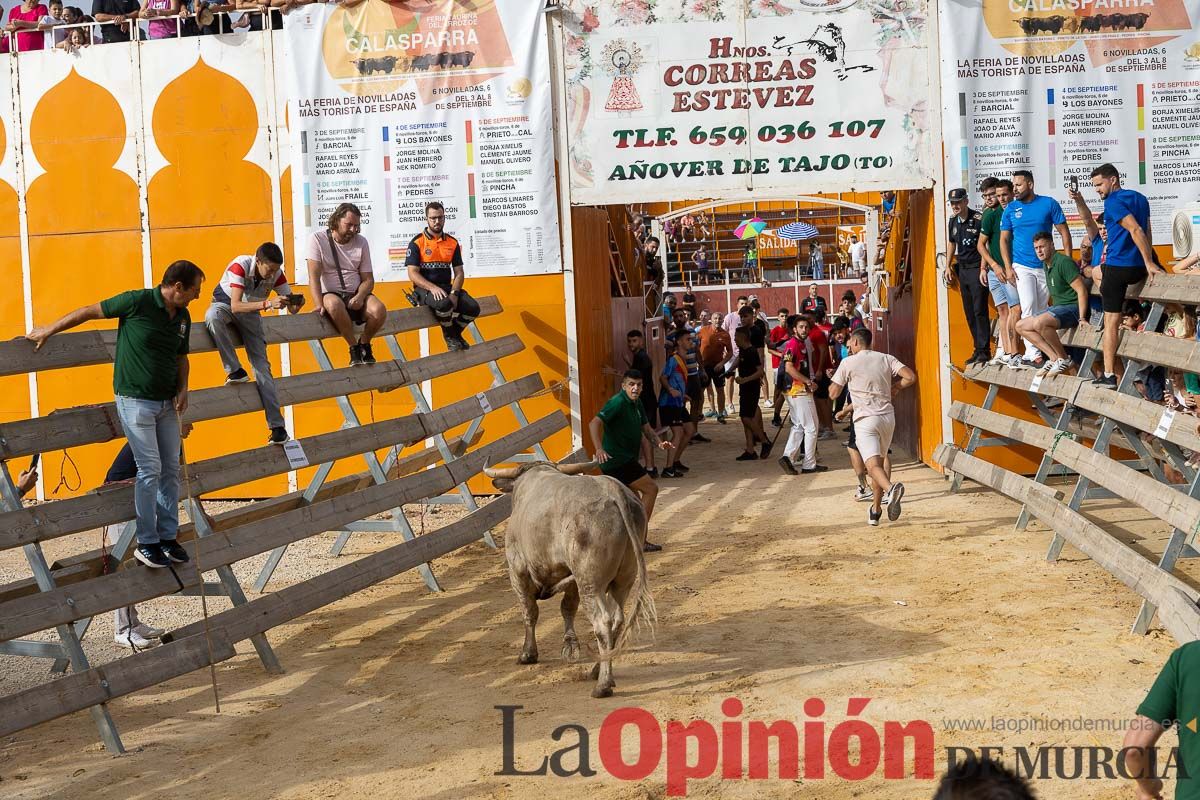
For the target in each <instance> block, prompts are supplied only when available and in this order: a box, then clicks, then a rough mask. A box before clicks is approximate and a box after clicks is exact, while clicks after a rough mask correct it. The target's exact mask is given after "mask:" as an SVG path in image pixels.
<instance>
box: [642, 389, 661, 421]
mask: <svg viewBox="0 0 1200 800" xmlns="http://www.w3.org/2000/svg"><path fill="white" fill-rule="evenodd" d="M642 411H645V412H646V422H649V423H650V427H651V428H657V427H658V403H657V402H656V401H655V399H654V397H653V396H648V395H645V394H643V395H642Z"/></svg>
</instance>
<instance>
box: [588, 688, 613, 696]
mask: <svg viewBox="0 0 1200 800" xmlns="http://www.w3.org/2000/svg"><path fill="white" fill-rule="evenodd" d="M612 693H613V687H611V686H597V687H596V688H595V689H592V697H597V698H599V697H612Z"/></svg>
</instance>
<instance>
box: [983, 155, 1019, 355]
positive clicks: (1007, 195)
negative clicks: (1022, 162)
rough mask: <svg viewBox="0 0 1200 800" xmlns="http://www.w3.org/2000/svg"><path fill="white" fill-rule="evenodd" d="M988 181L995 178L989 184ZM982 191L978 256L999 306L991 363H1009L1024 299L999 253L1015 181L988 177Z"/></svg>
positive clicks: (993, 300)
mask: <svg viewBox="0 0 1200 800" xmlns="http://www.w3.org/2000/svg"><path fill="white" fill-rule="evenodd" d="M988 181H993V183H991V184H990V185H989V184H988ZM979 188H980V191H982V192H983V203H984V209H983V223H982V224H981V225H980V226H979V242H978V245H977V246H978V249H979V255H980V257H981V258H982V259H983V265H984V266H985V267H986V268H987V269H986V272H987V285H988V291H989V292H990V293H991V295H992V305H994V306H995V307H996V330H997V332H998V333H999V334H1000V346H999V347H997V348H996V355H995V356H993V357H992V360H991V361H989V362H988V363H989V364H1007V363H1009V362H1010V361H1011V360H1012V357H1013V356H1014V355H1016V351H1017V349H1018V348H1019V347H1020V345H1021V340H1020V338H1019V337H1018V336H1017V320H1019V319H1020V318H1021V298H1020V297H1019V296H1018V295H1017V287H1016V286H1014V285H1013V284H1011V283H1009V282H1008V279H1007V278H1006V277H1005V272H1004V259H1003V257H1002V256H1001V255H1000V220H1001V218H1003V216H1004V209H1005V208H1007V207H1008V204H1009V203H1010V202H1012V196H1013V186H1012V181H1010V180H1008V179H1007V178H1004V179H1002V180H996V179H995V178H985V179H984V181H983V182H982V183H980V185H979Z"/></svg>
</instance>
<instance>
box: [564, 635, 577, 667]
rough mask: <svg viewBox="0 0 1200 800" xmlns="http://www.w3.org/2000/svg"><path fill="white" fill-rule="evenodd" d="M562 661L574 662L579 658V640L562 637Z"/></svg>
mask: <svg viewBox="0 0 1200 800" xmlns="http://www.w3.org/2000/svg"><path fill="white" fill-rule="evenodd" d="M562 657H563V661H566V662H567V663H569V664H574V663H575V662H576V661H578V660H579V642H577V641H575V640H574V639H564V640H563V648H562Z"/></svg>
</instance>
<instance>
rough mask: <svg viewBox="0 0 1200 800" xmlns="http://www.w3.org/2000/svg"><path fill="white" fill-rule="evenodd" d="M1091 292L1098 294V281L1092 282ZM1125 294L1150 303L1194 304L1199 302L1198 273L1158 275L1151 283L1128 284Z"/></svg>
mask: <svg viewBox="0 0 1200 800" xmlns="http://www.w3.org/2000/svg"><path fill="white" fill-rule="evenodd" d="M1092 294H1094V295H1099V294H1100V281H1096V282H1095V283H1093V284H1092ZM1125 296H1126V297H1129V298H1133V299H1136V300H1148V301H1150V302H1152V303H1180V304H1182V305H1196V304H1198V303H1200V275H1176V274H1174V273H1168V274H1166V275H1159V276H1157V277H1155V279H1154V281H1153V282H1152V283H1149V284H1147V283H1145V282H1142V283H1139V284H1135V285H1133V286H1130V287H1129V288H1128V289H1127V290H1126V291H1125Z"/></svg>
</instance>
